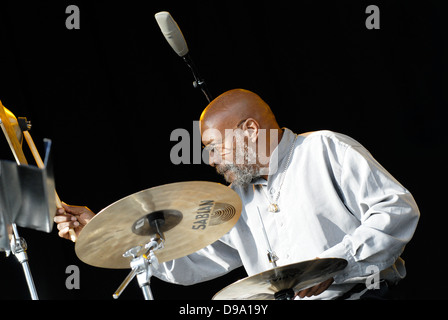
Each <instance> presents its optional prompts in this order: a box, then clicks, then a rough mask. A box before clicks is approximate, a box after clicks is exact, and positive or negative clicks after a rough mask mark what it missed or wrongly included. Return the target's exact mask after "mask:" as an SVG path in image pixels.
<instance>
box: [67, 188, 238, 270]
mask: <svg viewBox="0 0 448 320" xmlns="http://www.w3.org/2000/svg"><path fill="white" fill-rule="evenodd" d="M241 209H242V203H241V200H240V198H239V196H238V195H237V193H236V192H235V191H233V190H232V189H231V188H229V187H226V186H224V185H222V184H219V183H215V182H206V181H190V182H178V183H172V184H166V185H162V186H158V187H154V188H150V189H146V190H143V191H140V192H137V193H134V194H132V195H130V196H127V197H125V198H123V199H121V200H118V201H117V202H114V203H112V204H111V205H109V206H108V207H106V208H104V209H103V210H101V211H100V212H99V213H98V214H97V215H96V216H95V217H94V218H93V219H92V220H91V221H90V222H89V223H88V224H87V225H86V226H85V227H84V228H83V230H82V231H81V233H80V234H79V238H78V240H77V241H76V243H75V252H76V255H77V256H78V258H79V259H80V260H82V261H83V262H85V263H87V264H89V265H92V266H95V267H102V268H111V269H125V268H130V265H129V264H130V261H131V259H132V258H130V257H126V258H125V257H123V254H124V253H125V252H126V251H128V250H129V249H131V248H133V247H136V246H141V247H142V249H141V250H140V251H139V252H138V254H137V255H141V254H143V253H144V252H145V249H144V245H145V244H146V243H148V242H149V241H150V239H151V238H152V237H153V236H154V235H155V230H154V228H153V227H152V225H151V221H152V220H154V219H159V218H160V217H162V218H163V219H164V223H162V224H161V227H160V230H161V231H162V232H163V233H164V239H165V242H164V247H163V248H161V249H158V250H156V251H154V254H155V255H156V257H157V259H158V261H159V263H162V262H166V261H170V260H173V259H178V258H181V257H184V256H186V255H189V254H191V253H194V252H196V251H198V250H200V249H202V248H204V247H206V246H208V245H209V244H211V243H213V242H215V241H216V240H218V239H219V238H221V237H222V236H223V235H224V234H226V233H227V232H228V231H229V230H230V229H231V228H232V227H233V226H234V225H235V224H236V222H237V221H238V219H239V217H240V215H241Z"/></svg>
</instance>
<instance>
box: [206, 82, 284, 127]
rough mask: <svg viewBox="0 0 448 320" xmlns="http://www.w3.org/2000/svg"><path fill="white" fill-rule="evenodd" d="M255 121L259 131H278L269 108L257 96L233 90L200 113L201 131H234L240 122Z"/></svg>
mask: <svg viewBox="0 0 448 320" xmlns="http://www.w3.org/2000/svg"><path fill="white" fill-rule="evenodd" d="M249 118H250V119H253V120H255V121H256V122H257V123H258V125H259V126H260V128H261V129H278V128H279V126H278V124H277V121H276V119H275V116H274V114H273V113H272V111H271V108H270V107H269V106H268V104H267V103H266V102H264V101H263V100H262V99H261V98H260V97H259V96H258V95H257V94H255V93H253V92H251V91H248V90H244V89H233V90H230V91H227V92H224V93H223V94H221V95H220V96H219V97H217V98H216V99H215V100H213V101H212V102H211V103H210V104H209V105H208V106H207V108H205V110H204V111H203V112H202V115H201V118H200V122H201V131H202V129H208V128H214V129H218V130H220V131H221V130H224V129H234V128H235V127H236V126H237V125H238V124H240V123H241V121H243V120H246V119H249Z"/></svg>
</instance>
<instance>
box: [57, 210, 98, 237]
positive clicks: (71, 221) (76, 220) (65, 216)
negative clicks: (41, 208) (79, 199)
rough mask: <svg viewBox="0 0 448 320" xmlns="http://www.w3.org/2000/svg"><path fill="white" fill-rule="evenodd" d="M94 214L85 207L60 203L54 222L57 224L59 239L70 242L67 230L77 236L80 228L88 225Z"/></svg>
mask: <svg viewBox="0 0 448 320" xmlns="http://www.w3.org/2000/svg"><path fill="white" fill-rule="evenodd" d="M94 216H95V214H94V213H93V212H92V211H90V209H89V208H87V207H80V206H69V205H67V204H65V203H62V208H60V209H58V211H57V213H56V216H55V217H54V222H55V223H57V228H58V230H59V232H58V235H59V236H60V237H61V238H64V239H68V240H70V234H69V230H70V229H73V230H75V233H76V235H77V236H78V235H79V233H80V232H81V230H82V228H84V226H85V225H86V224H87V223H89V221H90V220H92V218H93V217H94Z"/></svg>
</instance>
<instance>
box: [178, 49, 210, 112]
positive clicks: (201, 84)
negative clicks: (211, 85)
mask: <svg viewBox="0 0 448 320" xmlns="http://www.w3.org/2000/svg"><path fill="white" fill-rule="evenodd" d="M182 59H183V60H184V61H185V63H186V64H187V65H188V67H189V68H190V70H191V72H192V73H193V77H194V81H193V87H194V88H199V89H201V91H202V93H204V95H205V98H206V99H207V101H208V103H210V102H212V100H213V99H212V96H211V94H210V91H209V90H208V87H207V84H206V83H205V80H204V79H203V78H202V77H201V75H200V74H199V71H198V68H197V67H196V65H195V63H194V61H193V59H192V58H191V56H190V54H189V53H187V54H186V55H184V56H183V57H182Z"/></svg>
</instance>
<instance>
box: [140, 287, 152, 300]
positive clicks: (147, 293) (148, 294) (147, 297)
mask: <svg viewBox="0 0 448 320" xmlns="http://www.w3.org/2000/svg"><path fill="white" fill-rule="evenodd" d="M141 289H142V292H143V297H144V298H145V300H154V296H153V295H152V291H151V288H150V287H149V284H145V285H143V286H141Z"/></svg>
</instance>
